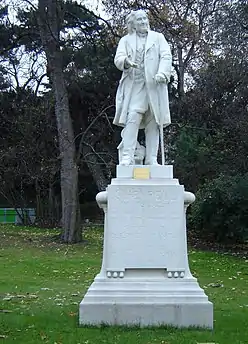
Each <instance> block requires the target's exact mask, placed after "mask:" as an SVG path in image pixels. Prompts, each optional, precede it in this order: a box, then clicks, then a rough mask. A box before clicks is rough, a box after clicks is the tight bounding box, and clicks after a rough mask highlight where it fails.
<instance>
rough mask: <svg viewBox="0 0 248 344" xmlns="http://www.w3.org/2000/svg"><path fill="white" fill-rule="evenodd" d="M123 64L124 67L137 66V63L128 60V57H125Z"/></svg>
mask: <svg viewBox="0 0 248 344" xmlns="http://www.w3.org/2000/svg"><path fill="white" fill-rule="evenodd" d="M124 66H125V68H130V67H132V68H138V64H137V63H135V62H132V61H131V60H129V58H128V57H127V58H126V59H125V62H124Z"/></svg>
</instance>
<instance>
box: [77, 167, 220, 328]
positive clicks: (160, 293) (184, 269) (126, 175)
mask: <svg viewBox="0 0 248 344" xmlns="http://www.w3.org/2000/svg"><path fill="white" fill-rule="evenodd" d="M193 201H194V195H193V194H191V193H189V192H185V191H184V187H183V186H182V185H179V183H178V180H176V179H173V169H172V166H118V167H117V178H115V179H112V182H111V185H109V186H108V188H107V191H105V192H101V193H99V194H98V195H97V202H98V204H99V206H100V207H101V208H103V210H104V212H105V225H104V250H103V261H102V268H101V271H100V273H99V274H98V275H97V276H96V278H95V280H94V282H93V283H92V285H91V286H90V288H89V289H88V291H87V293H86V295H85V297H84V299H83V300H82V302H81V303H80V318H79V321H80V324H85V325H86V324H87V325H100V324H109V325H128V326H131V325H133V326H134V325H139V326H160V325H173V326H176V327H189V326H199V327H206V328H212V327H213V305H212V303H211V302H209V301H208V298H207V296H206V295H205V293H204V291H203V290H202V289H201V288H200V287H199V285H198V283H197V280H196V279H195V278H194V277H193V276H192V275H191V273H190V270H189V265H188V256H187V240H186V220H185V214H186V208H187V206H188V205H189V204H190V203H192V202H193Z"/></svg>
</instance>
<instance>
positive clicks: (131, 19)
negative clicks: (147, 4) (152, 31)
mask: <svg viewBox="0 0 248 344" xmlns="http://www.w3.org/2000/svg"><path fill="white" fill-rule="evenodd" d="M141 12H142V13H144V14H145V15H146V16H147V13H146V12H145V11H144V10H137V11H132V12H131V13H129V14H128V15H127V16H126V25H127V31H128V33H129V34H131V33H133V32H134V31H135V25H134V21H135V19H136V15H137V14H138V13H141ZM147 17H148V16H147ZM148 25H149V24H148ZM149 28H150V27H149Z"/></svg>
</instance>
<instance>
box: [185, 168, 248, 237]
mask: <svg viewBox="0 0 248 344" xmlns="http://www.w3.org/2000/svg"><path fill="white" fill-rule="evenodd" d="M189 223H190V225H191V227H192V228H194V229H195V230H197V231H202V233H203V235H204V234H205V235H206V234H210V235H213V237H214V238H215V239H216V240H218V241H220V242H223V241H227V240H232V241H233V242H245V241H246V240H248V173H247V174H245V175H242V176H241V175H237V176H224V175H221V176H219V177H218V178H216V179H214V180H212V181H209V182H208V183H205V184H204V185H203V186H201V187H200V189H199V190H198V192H197V193H196V201H195V203H194V204H193V206H192V209H191V213H190V216H189Z"/></svg>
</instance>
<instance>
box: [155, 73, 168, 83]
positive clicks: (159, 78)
mask: <svg viewBox="0 0 248 344" xmlns="http://www.w3.org/2000/svg"><path fill="white" fill-rule="evenodd" d="M154 80H155V82H156V84H162V83H166V82H167V78H166V76H164V75H163V74H161V73H158V74H156V75H155V77H154Z"/></svg>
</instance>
